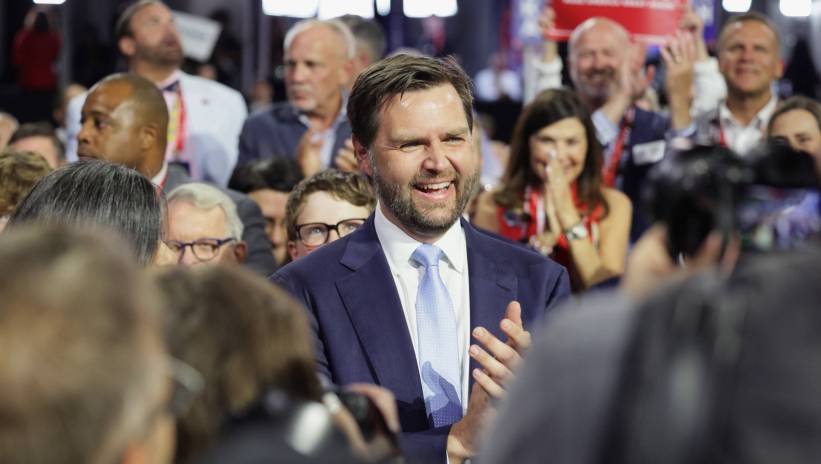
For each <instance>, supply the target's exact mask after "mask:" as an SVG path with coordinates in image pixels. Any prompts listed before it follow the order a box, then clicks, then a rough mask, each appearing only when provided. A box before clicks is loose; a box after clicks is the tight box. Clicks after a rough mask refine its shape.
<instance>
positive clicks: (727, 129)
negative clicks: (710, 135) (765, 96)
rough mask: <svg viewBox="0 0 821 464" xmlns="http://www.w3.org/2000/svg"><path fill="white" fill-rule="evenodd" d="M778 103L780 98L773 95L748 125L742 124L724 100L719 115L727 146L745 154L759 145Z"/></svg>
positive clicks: (719, 108)
mask: <svg viewBox="0 0 821 464" xmlns="http://www.w3.org/2000/svg"><path fill="white" fill-rule="evenodd" d="M777 104H778V99H777V98H776V97H775V95H773V96H772V97H771V98H770V101H769V102H767V104H766V105H764V107H763V108H761V111H759V112H758V113H757V114H756V115H755V117H754V118H753V120H752V121H750V123H749V124H747V125H746V126H742V125H741V123H739V122H738V121H736V119H735V117H734V116H733V113H731V112H730V109H729V108H727V104H726V102H723V101H722V102H721V105H719V107H718V117H719V120H720V121H721V127H720V130H721V131H723V132H724V140H725V142H726V143H727V146H728V147H729V148H730V149H732V150H733V151H735V152H736V153H738V154H740V155H745V154H747V153H749V152H750V150H751V149H753V148H755V147H756V146H758V144H759V143H761V141H762V140H764V137H765V134H764V133H765V132H766V130H767V124H769V123H770V118H771V117H772V115H773V113H774V112H775V107H776V106H777Z"/></svg>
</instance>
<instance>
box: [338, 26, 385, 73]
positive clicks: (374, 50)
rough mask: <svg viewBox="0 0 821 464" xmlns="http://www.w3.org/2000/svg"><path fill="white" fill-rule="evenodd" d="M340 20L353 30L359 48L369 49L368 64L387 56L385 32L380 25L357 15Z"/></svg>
mask: <svg viewBox="0 0 821 464" xmlns="http://www.w3.org/2000/svg"><path fill="white" fill-rule="evenodd" d="M339 20H340V21H342V22H343V23H345V24H346V25H347V26H348V28H349V29H350V30H351V33H352V34H353V36H354V39H356V43H357V46H360V45H364V46H365V47H366V48H367V49H368V63H373V62H374V61H377V60H379V59H380V58H382V57H383V56H384V55H385V49H386V48H387V43H386V41H385V32H384V31H383V30H382V27H381V26H380V25H379V23H377V22H376V21H375V20H372V19H365V18H363V17H361V16H356V15H345V16H340V17H339Z"/></svg>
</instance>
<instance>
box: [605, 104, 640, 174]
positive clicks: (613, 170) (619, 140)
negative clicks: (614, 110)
mask: <svg viewBox="0 0 821 464" xmlns="http://www.w3.org/2000/svg"><path fill="white" fill-rule="evenodd" d="M633 117H634V113H633V108H630V109H629V110H628V111H627V113H626V114H625V115H624V118H622V120H621V128H620V129H619V136H618V137H616V142H615V143H614V144H613V150H612V151H611V152H610V163H609V164H608V165H607V166H606V167H605V168H604V173H603V175H604V185H606V186H607V187H611V188H612V187H615V186H616V176H618V173H619V165H620V164H621V156H622V154H623V153H624V146H625V145H626V144H627V139H628V138H630V130H631V128H632V127H633Z"/></svg>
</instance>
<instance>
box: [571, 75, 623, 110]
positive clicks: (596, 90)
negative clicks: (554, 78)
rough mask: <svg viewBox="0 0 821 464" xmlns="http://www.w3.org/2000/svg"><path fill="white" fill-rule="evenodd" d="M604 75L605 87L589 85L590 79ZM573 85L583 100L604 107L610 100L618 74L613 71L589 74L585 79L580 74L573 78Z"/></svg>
mask: <svg viewBox="0 0 821 464" xmlns="http://www.w3.org/2000/svg"><path fill="white" fill-rule="evenodd" d="M595 75H602V76H604V78H605V79H606V82H605V83H604V85H594V84H589V83H588V82H590V80H591V79H590V78H591V77H593V76H595ZM572 77H573V78H574V79H573V84H574V86H575V87H576V90H577V91H578V93H579V95H580V96H581V97H582V99H583V100H586V101H588V102H593V103H594V104H595V105H596V106H600V105H603V104H604V103H605V102H607V100H608V99H609V98H610V95H611V93H612V92H613V87H614V86H615V85H616V73H615V71H614V70H612V69H602V70H600V71H593V72H588V73H587V75H585V76H584V77H583V78H582V76H579V75H578V74H575V75H574V76H572Z"/></svg>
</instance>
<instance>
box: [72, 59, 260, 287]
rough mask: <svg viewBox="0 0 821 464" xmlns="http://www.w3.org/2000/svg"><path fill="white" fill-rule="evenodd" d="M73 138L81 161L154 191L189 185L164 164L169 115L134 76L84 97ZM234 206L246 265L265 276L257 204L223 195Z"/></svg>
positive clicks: (149, 86) (116, 77)
mask: <svg viewBox="0 0 821 464" xmlns="http://www.w3.org/2000/svg"><path fill="white" fill-rule="evenodd" d="M81 114H82V118H81V129H80V133H79V134H78V135H77V154H78V156H79V157H80V159H104V160H107V161H110V162H112V163H118V164H122V165H125V166H128V167H130V168H132V169H135V170H137V171H138V172H140V173H141V174H143V175H144V176H146V177H148V178H149V179H151V180H152V182H154V185H156V186H157V187H158V188H159V189H164V190H165V191H171V190H173V189H174V188H175V187H177V186H178V185H181V184H183V183H186V182H190V181H191V179H190V178H189V177H188V175H187V174H186V173H185V172H184V171H183V170H182V169H179V168H178V167H176V166H175V167H169V165H168V163H167V162H166V158H165V145H166V134H167V131H168V109H167V107H166V104H165V100H164V99H163V96H162V93H161V92H160V90H159V89H157V87H156V86H155V85H154V84H153V83H152V82H151V81H149V80H147V79H145V78H143V77H140V76H138V75H136V74H113V75H111V76H108V77H106V78H105V79H103V80H102V81H100V82H98V83H97V84H96V85H94V87H92V88H91V90H90V91H89V94H88V96H87V97H86V99H85V102H84V104H83V109H82V113H81ZM225 192H226V193H227V194H228V195H229V196H230V197H231V199H232V200H233V201H234V202H235V203H236V205H237V211H238V213H239V215H240V218H241V219H242V223H243V226H244V231H243V234H242V240H243V241H244V242H246V243H247V244H248V257H247V259H246V261H245V264H246V265H247V266H249V267H251V268H252V269H254V270H255V271H257V272H259V273H260V274H263V275H265V276H267V275H270V274H272V273H273V272H274V270H275V269H276V262H275V260H274V258H273V255H272V251H271V242H270V240H268V237H267V236H266V234H265V219H264V218H263V217H262V213H261V212H260V209H259V207H258V206H257V205H256V203H255V202H254V201H253V200H251V199H249V198H248V197H246V196H245V195H242V194H241V193H238V192H234V191H232V190H226V191H225Z"/></svg>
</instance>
